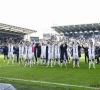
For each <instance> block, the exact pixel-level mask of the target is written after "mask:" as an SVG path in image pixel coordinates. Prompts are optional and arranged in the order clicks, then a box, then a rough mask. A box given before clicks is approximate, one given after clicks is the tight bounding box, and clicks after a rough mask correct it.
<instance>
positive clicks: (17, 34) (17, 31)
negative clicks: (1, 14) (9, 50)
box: [0, 23, 36, 53]
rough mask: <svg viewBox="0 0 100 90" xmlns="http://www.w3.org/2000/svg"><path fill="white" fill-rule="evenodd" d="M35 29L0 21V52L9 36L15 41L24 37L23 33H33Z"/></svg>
mask: <svg viewBox="0 0 100 90" xmlns="http://www.w3.org/2000/svg"><path fill="white" fill-rule="evenodd" d="M35 32H36V31H35V30H31V29H26V28H22V27H17V26H12V25H7V24H3V23H0V53H2V48H3V46H4V43H6V42H8V40H9V39H10V38H11V39H12V40H13V41H14V42H15V43H17V42H19V41H20V40H22V39H24V35H28V34H31V33H35Z"/></svg>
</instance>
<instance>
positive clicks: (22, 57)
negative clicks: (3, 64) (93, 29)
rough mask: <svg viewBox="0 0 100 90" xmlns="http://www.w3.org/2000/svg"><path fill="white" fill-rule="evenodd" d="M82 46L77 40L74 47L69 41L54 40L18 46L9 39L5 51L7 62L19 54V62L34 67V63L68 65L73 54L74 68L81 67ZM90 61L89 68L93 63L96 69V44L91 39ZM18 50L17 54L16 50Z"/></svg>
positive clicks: (18, 44)
mask: <svg viewBox="0 0 100 90" xmlns="http://www.w3.org/2000/svg"><path fill="white" fill-rule="evenodd" d="M81 48H84V46H83V45H82V46H81V45H80V44H79V43H78V42H77V40H74V41H73V43H72V47H70V46H68V45H67V42H61V41H59V42H58V41H57V42H55V43H54V42H52V41H49V42H48V43H45V42H43V41H42V42H40V43H31V42H29V41H26V42H22V41H21V42H20V43H17V46H16V45H15V44H14V43H13V42H11V41H9V42H8V43H6V44H5V47H4V49H3V52H4V61H5V60H6V59H7V64H9V63H10V60H12V64H14V62H15V57H16V56H17V62H18V65H19V64H21V63H22V64H23V65H24V67H26V66H30V67H32V66H33V65H34V64H37V65H43V64H44V65H46V67H49V66H51V67H54V66H55V65H56V64H57V63H58V65H59V66H61V67H62V66H63V65H64V66H65V67H67V63H70V57H71V56H72V65H73V68H75V67H78V68H80V63H79V61H80V57H81ZM87 49H88V56H89V57H88V63H89V69H90V68H91V65H93V68H94V69H95V62H94V60H95V45H94V44H93V42H92V41H91V42H90V43H89V46H88V48H87ZM15 50H16V52H17V53H16V56H15V53H14V51H15Z"/></svg>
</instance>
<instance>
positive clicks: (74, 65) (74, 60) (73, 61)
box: [73, 60, 75, 68]
mask: <svg viewBox="0 0 100 90" xmlns="http://www.w3.org/2000/svg"><path fill="white" fill-rule="evenodd" d="M74 67H75V60H73V68H74Z"/></svg>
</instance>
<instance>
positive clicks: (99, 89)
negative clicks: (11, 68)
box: [0, 77, 100, 90]
mask: <svg viewBox="0 0 100 90" xmlns="http://www.w3.org/2000/svg"><path fill="white" fill-rule="evenodd" d="M0 79H7V80H16V81H25V82H33V83H35V82H36V83H42V84H51V85H60V86H72V87H79V88H90V89H98V90H100V88H95V87H89V86H79V85H72V84H64V83H54V82H45V81H36V80H25V79H18V78H7V77H0Z"/></svg>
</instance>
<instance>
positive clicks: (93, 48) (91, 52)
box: [88, 45, 95, 54]
mask: <svg viewBox="0 0 100 90" xmlns="http://www.w3.org/2000/svg"><path fill="white" fill-rule="evenodd" d="M88 51H89V54H95V46H94V45H93V46H90V45H89V49H88Z"/></svg>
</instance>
